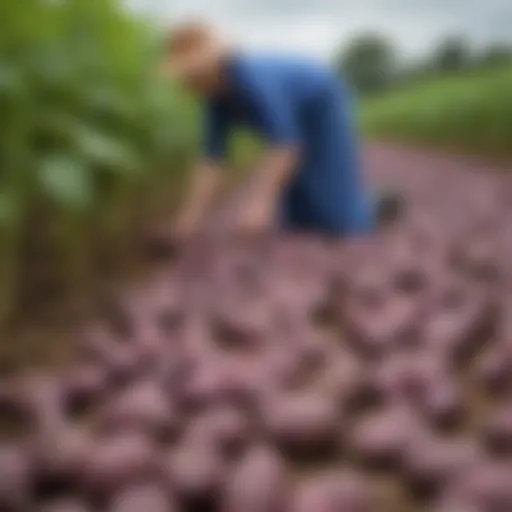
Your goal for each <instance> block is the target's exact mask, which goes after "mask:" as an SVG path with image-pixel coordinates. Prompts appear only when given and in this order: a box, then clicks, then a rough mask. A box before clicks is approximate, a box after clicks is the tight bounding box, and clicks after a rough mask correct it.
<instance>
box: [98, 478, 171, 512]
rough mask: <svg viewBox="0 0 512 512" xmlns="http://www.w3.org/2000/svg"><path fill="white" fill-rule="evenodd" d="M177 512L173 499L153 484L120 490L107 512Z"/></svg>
mask: <svg viewBox="0 0 512 512" xmlns="http://www.w3.org/2000/svg"><path fill="white" fill-rule="evenodd" d="M143 511H144V512H177V511H178V508H177V505H176V503H175V502H174V499H173V498H172V496H170V494H169V493H168V492H166V491H165V490H164V489H163V488H161V487H160V486H158V485H155V484H138V485H134V486H132V487H128V488H127V489H124V490H122V491H121V492H119V493H118V494H116V495H115V496H114V497H113V499H112V500H111V504H110V507H109V508H108V512H143Z"/></svg>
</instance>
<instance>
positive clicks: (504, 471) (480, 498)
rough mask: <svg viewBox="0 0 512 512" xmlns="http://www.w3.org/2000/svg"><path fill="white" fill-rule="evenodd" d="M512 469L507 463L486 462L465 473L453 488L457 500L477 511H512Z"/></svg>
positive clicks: (453, 494)
mask: <svg viewBox="0 0 512 512" xmlns="http://www.w3.org/2000/svg"><path fill="white" fill-rule="evenodd" d="M510 482H512V467H511V466H510V464H507V463H496V462H484V463H481V464H478V465H477V466H476V467H475V468H473V469H472V470H471V471H468V472H466V473H464V474H463V475H462V476H461V477H460V478H459V479H458V480H457V481H456V482H455V483H454V485H453V486H452V488H451V490H450V492H451V494H452V496H453V497H454V498H455V499H460V500H463V501H465V502H467V503H470V504H472V505H473V506H474V507H475V508H476V509H477V510H489V511H494V510H496V511H498V510H500V511H501V510H503V511H505V510H512V486H511V485H510Z"/></svg>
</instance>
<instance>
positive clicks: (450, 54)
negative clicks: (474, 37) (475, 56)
mask: <svg viewBox="0 0 512 512" xmlns="http://www.w3.org/2000/svg"><path fill="white" fill-rule="evenodd" d="M470 63H471V51H470V49H469V46H468V44H467V42H466V41H465V40H464V39H463V38H460V37H456V36H451V37H447V38H446V39H444V40H443V41H441V43H439V44H438V45H437V47H436V49H435V50H434V54H433V56H432V63H431V66H432V68H433V70H435V71H438V72H441V73H444V72H450V71H459V70H460V69H464V68H465V67H467V66H469V65H470Z"/></svg>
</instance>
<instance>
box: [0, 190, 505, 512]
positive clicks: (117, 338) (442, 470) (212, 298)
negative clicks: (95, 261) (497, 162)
mask: <svg viewBox="0 0 512 512" xmlns="http://www.w3.org/2000/svg"><path fill="white" fill-rule="evenodd" d="M466 186H468V185H466ZM411 188H412V189H414V190H415V192H414V194H416V195H415V196H414V197H415V198H416V202H415V203H414V205H415V206H414V208H411V211H410V212H409V213H408V214H407V215H406V217H405V218H404V219H403V220H401V221H400V222H399V223H397V225H396V226H394V227H392V228H390V229H389V231H387V232H385V233H382V234H379V235H377V236H375V237H373V238H372V239H361V240H354V241H350V242H343V241H337V240H329V239H323V238H321V237H314V236H306V235H304V236H279V237H273V238H269V239H268V240H261V241H260V242H258V243H256V242H253V243H251V244H248V243H235V242H232V243H227V242H224V243H219V244H216V243H214V242H213V241H209V242H208V241H203V242H202V243H201V244H200V245H198V246H196V247H195V248H194V247H190V248H189V250H188V251H187V252H186V254H184V255H183V256H182V257H181V258H178V260H177V261H174V262H173V263H172V264H169V265H168V267H163V268H161V269H160V270H159V271H158V273H157V275H155V276H153V277H152V278H151V279H149V280H148V282H146V283H142V284H140V285H139V286H138V287H137V288H136V289H131V290H125V291H123V292H122V293H119V294H116V296H114V297H112V298H111V299H110V300H109V302H108V304H106V305H105V315H104V318H102V319H100V320H99V321H98V323H97V324H96V325H94V326H91V327H90V328H89V329H88V330H87V331H86V332H84V333H83V334H82V336H80V337H79V338H78V339H77V340H76V343H77V346H78V349H79V357H78V360H77V362H76V366H75V367H73V368H68V369H67V370H65V371H61V372H57V373H48V374H38V375H29V376H28V377H26V378H25V377H24V378H18V379H16V380H14V381H9V382H5V383H3V385H2V387H1V388H0V414H1V416H2V417H4V418H7V417H9V421H11V422H16V423H17V424H18V425H19V430H20V432H23V435H20V436H17V439H16V440H13V439H6V440H4V441H3V442H2V444H1V446H0V510H2V511H3V510H5V511H9V512H25V511H34V512H88V511H89V512H90V511H99V512H103V511H105V512H178V511H182V512H203V511H205V512H208V511H211V512H373V511H375V512H387V511H390V512H391V511H400V510H404V511H405V510H410V511H413V510H427V511H440V512H455V511H464V512H472V511H482V512H487V511H490V512H493V511H507V510H512V398H511V397H512V330H511V322H510V318H512V316H511V315H512V293H511V291H512V288H511V286H510V284H511V279H510V278H511V273H510V260H509V261H507V258H508V257H509V252H508V250H507V249H510V248H512V243H511V240H512V239H511V237H510V235H508V238H507V236H506V232H505V231H506V230H505V229H504V227H503V226H502V225H501V224H499V223H498V221H497V217H496V215H497V214H496V212H497V211H498V212H499V208H500V207H501V206H502V205H501V206H500V204H501V203H499V201H497V200H494V197H495V196H494V195H493V194H494V193H495V191H488V192H485V191H484V192H482V194H481V196H478V195H477V194H476V193H475V189H474V188H473V189H470V188H469V189H468V190H466V192H464V190H462V189H461V190H460V198H457V200H456V201H451V202H450V201H448V200H446V197H448V196H447V195H446V191H444V190H442V189H439V190H438V193H437V194H436V193H435V190H433V189H432V186H430V188H429V186H427V185H426V184H425V183H421V182H418V183H416V184H414V186H413V185H411ZM462 188H463V187H462ZM412 193H413V192H411V194H412ZM451 194H452V197H453V195H454V194H453V190H452V191H451ZM472 195H473V196H474V197H477V196H478V197H480V201H481V203H482V204H480V203H479V204H478V205H477V204H476V202H475V204H472V205H470V206H468V208H467V209H466V210H464V209H463V207H462V205H463V202H464V201H467V199H468V197H471V196H472ZM443 198H444V199H443ZM482 198H483V199H482ZM453 203H455V204H453ZM464 204H466V203H464ZM468 204H469V203H468ZM477 206H478V207H477ZM493 215H494V217H493ZM388 480H389V482H391V483H389V484H386V485H382V482H383V481H385V482H388ZM390 487H393V488H396V491H393V492H390V491H389V489H390Z"/></svg>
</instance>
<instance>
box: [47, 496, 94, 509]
mask: <svg viewBox="0 0 512 512" xmlns="http://www.w3.org/2000/svg"><path fill="white" fill-rule="evenodd" d="M38 512H92V509H91V508H90V507H88V506H87V505H86V504H85V503H84V502H83V501H82V500H79V499H75V498H60V499H56V500H52V501H49V502H48V503H45V504H44V505H42V506H41V508H39V509H38Z"/></svg>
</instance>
